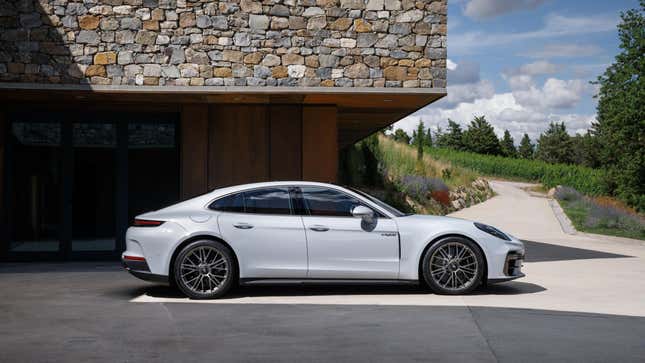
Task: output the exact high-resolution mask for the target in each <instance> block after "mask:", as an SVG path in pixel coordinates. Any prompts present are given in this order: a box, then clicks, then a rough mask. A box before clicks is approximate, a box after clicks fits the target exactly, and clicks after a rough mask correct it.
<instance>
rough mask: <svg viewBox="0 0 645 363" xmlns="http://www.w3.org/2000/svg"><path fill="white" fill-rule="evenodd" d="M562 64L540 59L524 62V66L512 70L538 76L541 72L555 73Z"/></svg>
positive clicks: (512, 72) (514, 72) (516, 72)
mask: <svg viewBox="0 0 645 363" xmlns="http://www.w3.org/2000/svg"><path fill="white" fill-rule="evenodd" d="M561 68H562V66H560V65H559V64H553V63H551V62H549V61H545V60H539V61H536V62H533V63H528V64H524V65H523V66H521V67H519V68H517V69H515V70H512V71H511V72H510V73H511V74H525V75H529V76H537V75H539V74H553V73H556V72H558V71H559V70H560V69H561Z"/></svg>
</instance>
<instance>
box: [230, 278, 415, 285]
mask: <svg viewBox="0 0 645 363" xmlns="http://www.w3.org/2000/svg"><path fill="white" fill-rule="evenodd" d="M281 284H284V285H298V284H301V285H419V281H418V280H379V279H294V278H282V279H281V278H264V277H258V278H253V277H251V278H244V279H240V285H281Z"/></svg>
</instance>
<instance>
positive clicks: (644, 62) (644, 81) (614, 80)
mask: <svg viewBox="0 0 645 363" xmlns="http://www.w3.org/2000/svg"><path fill="white" fill-rule="evenodd" d="M644 13H645V0H641V1H640V9H632V10H629V11H627V12H624V13H622V14H621V19H622V21H621V23H620V24H618V37H619V38H620V49H621V52H620V53H619V54H618V55H617V56H616V59H615V61H614V63H613V64H612V65H610V66H609V67H608V68H607V70H606V71H605V73H604V74H603V75H602V76H600V77H598V82H597V84H598V85H600V91H599V93H598V121H597V122H596V123H595V124H594V125H593V127H592V133H593V135H594V136H596V137H597V138H598V143H599V146H600V147H599V148H598V150H599V151H600V152H599V155H598V156H599V160H600V164H601V165H602V167H603V169H605V170H606V171H607V189H608V190H610V191H613V193H614V194H615V195H617V196H618V197H620V198H621V199H622V200H624V201H626V202H627V203H629V204H631V205H633V206H635V207H636V208H637V209H639V210H641V211H643V210H645V57H644V56H643V54H645V16H644Z"/></svg>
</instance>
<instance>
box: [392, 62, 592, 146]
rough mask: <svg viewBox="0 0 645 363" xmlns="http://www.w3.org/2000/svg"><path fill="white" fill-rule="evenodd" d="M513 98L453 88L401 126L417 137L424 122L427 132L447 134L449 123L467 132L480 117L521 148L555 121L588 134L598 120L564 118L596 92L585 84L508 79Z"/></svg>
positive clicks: (481, 85)
mask: <svg viewBox="0 0 645 363" xmlns="http://www.w3.org/2000/svg"><path fill="white" fill-rule="evenodd" d="M548 68H549V67H546V68H545V67H537V66H535V67H527V68H525V71H527V73H540V72H542V71H544V70H545V69H548ZM505 79H506V80H507V81H508V82H509V86H510V88H511V91H510V92H505V93H495V89H494V87H493V85H492V83H490V82H489V81H488V80H481V81H479V82H478V83H476V84H463V85H453V86H449V88H448V96H447V97H446V98H444V99H442V100H440V101H438V102H436V103H434V104H432V105H430V106H428V107H426V108H424V109H421V110H419V111H417V112H416V113H415V114H414V115H412V116H408V117H406V118H404V119H402V120H400V121H399V122H397V123H396V124H395V127H396V128H403V129H404V130H406V131H408V132H412V130H414V128H415V127H416V125H417V124H418V122H419V120H423V121H424V122H425V123H426V126H430V127H433V128H434V129H436V127H437V126H441V127H442V128H445V126H446V124H447V120H448V119H452V120H454V121H456V122H458V123H460V124H462V125H463V127H464V128H465V127H467V125H468V123H469V122H470V121H471V120H472V119H473V118H474V117H475V116H481V115H484V116H486V119H487V120H488V121H489V122H490V123H491V124H492V125H493V127H494V128H495V132H496V133H497V134H498V136H500V137H501V136H502V134H503V132H504V130H509V131H510V132H511V135H513V137H514V138H515V140H516V141H517V142H519V140H520V138H521V137H522V135H523V134H524V133H527V134H528V135H529V136H530V137H531V138H532V139H535V138H537V137H538V136H539V134H540V133H542V132H543V131H544V130H546V129H547V127H548V125H549V123H550V122H552V121H557V122H564V123H565V125H566V126H567V129H568V130H569V132H570V133H571V134H572V135H573V134H575V133H584V132H585V131H586V130H587V129H588V128H589V127H590V126H591V122H592V121H593V120H595V118H596V116H595V115H586V114H576V113H562V110H563V109H566V108H572V107H574V106H576V105H577V104H578V103H579V102H580V100H581V98H582V97H583V96H584V95H585V94H587V93H590V92H593V91H594V87H593V86H591V85H588V84H587V83H586V82H584V81H582V80H579V79H571V80H562V79H557V78H548V79H547V80H546V81H545V82H544V84H542V85H541V86H539V85H537V84H536V83H535V81H534V80H533V78H532V76H531V75H529V74H516V75H513V76H507V77H505Z"/></svg>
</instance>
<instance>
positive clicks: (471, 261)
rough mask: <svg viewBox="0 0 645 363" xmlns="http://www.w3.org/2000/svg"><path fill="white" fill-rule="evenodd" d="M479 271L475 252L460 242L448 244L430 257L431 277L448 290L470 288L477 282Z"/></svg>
mask: <svg viewBox="0 0 645 363" xmlns="http://www.w3.org/2000/svg"><path fill="white" fill-rule="evenodd" d="M478 269H479V263H478V262H477V257H476V255H475V252H474V251H473V250H472V249H471V248H470V247H469V246H467V245H465V244H462V243H459V242H451V243H446V244H445V245H443V246H441V247H439V248H437V250H435V251H434V253H433V254H432V256H431V257H430V276H431V278H432V280H433V281H434V282H435V283H436V284H437V285H439V286H440V287H442V288H444V289H446V290H451V291H459V290H464V289H467V288H469V287H470V286H472V284H473V283H474V282H475V281H476V280H477V274H478Z"/></svg>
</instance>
